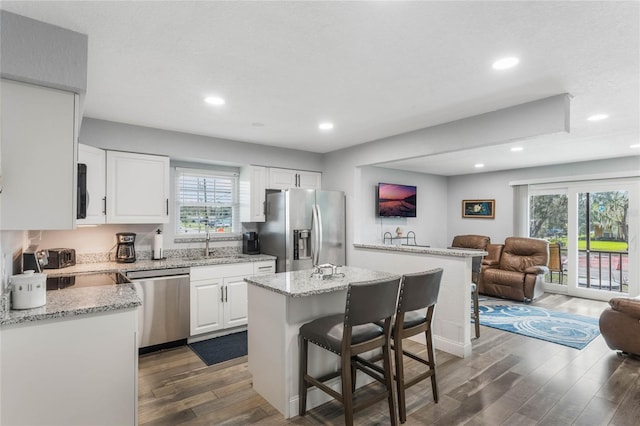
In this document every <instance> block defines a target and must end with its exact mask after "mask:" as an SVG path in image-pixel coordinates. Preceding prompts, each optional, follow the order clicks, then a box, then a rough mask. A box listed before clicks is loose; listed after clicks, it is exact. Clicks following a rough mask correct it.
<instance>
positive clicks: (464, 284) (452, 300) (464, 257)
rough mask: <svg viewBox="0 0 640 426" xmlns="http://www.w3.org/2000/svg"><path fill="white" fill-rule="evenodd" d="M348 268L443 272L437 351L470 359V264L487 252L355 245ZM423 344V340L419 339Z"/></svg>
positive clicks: (436, 328)
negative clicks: (352, 266)
mask: <svg viewBox="0 0 640 426" xmlns="http://www.w3.org/2000/svg"><path fill="white" fill-rule="evenodd" d="M353 247H354V250H353V252H352V253H351V254H350V256H349V264H350V265H354V266H358V267H361V268H372V267H375V268H377V269H381V270H384V271H387V272H390V273H396V274H399V275H400V274H409V273H413V272H420V271H427V270H429V269H434V268H442V269H443V270H444V271H443V274H442V281H441V283H440V293H439V295H438V303H437V304H436V308H435V313H434V314H433V343H434V345H435V347H436V349H439V350H441V351H444V352H448V353H450V354H453V355H456V356H459V357H462V358H464V357H467V356H469V355H471V315H470V312H471V264H472V259H473V258H474V257H477V256H485V255H486V254H487V253H486V252H485V251H479V250H469V249H459V248H453V249H452V248H437V247H421V246H404V245H400V246H396V245H389V244H354V245H353ZM415 337H416V339H415V340H417V341H419V342H421V343H425V342H424V337H422V338H420V339H418V338H417V337H418V336H415ZM412 339H413V338H412Z"/></svg>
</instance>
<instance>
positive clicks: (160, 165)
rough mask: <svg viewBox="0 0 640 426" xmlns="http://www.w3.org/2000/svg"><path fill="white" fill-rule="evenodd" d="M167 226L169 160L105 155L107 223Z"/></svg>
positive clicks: (134, 155)
mask: <svg viewBox="0 0 640 426" xmlns="http://www.w3.org/2000/svg"><path fill="white" fill-rule="evenodd" d="M168 222H169V157H163V156H159V155H147V154H134V153H130V152H118V151H107V223H168Z"/></svg>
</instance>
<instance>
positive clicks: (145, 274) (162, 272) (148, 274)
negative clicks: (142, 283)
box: [126, 268, 189, 280]
mask: <svg viewBox="0 0 640 426" xmlns="http://www.w3.org/2000/svg"><path fill="white" fill-rule="evenodd" d="M126 274H127V278H129V279H130V280H141V279H146V278H162V277H166V278H175V277H182V276H186V277H188V276H189V268H169V269H152V270H146V271H129V272H127V273H126Z"/></svg>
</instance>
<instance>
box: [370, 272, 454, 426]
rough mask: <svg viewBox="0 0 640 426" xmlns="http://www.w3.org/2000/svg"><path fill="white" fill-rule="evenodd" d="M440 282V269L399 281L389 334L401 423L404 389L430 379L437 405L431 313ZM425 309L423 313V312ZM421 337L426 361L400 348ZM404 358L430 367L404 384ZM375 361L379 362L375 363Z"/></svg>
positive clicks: (416, 274)
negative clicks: (423, 334) (424, 347)
mask: <svg viewBox="0 0 640 426" xmlns="http://www.w3.org/2000/svg"><path fill="white" fill-rule="evenodd" d="M441 280H442V268H438V269H433V270H431V271H426V272H418V273H415V274H406V275H404V276H403V277H402V285H401V286H400V294H399V296H398V308H397V311H396V319H395V322H394V324H393V330H392V332H391V336H392V339H393V344H392V346H393V352H394V355H395V364H396V370H395V379H396V386H397V388H398V391H397V393H398V412H399V415H400V422H401V423H404V422H405V421H407V404H406V400H405V390H406V389H407V388H409V387H411V386H413V385H415V384H416V383H419V382H421V381H422V380H425V379H426V378H429V377H430V378H431V389H432V392H433V400H434V401H435V402H436V403H437V402H438V382H437V380H436V359H435V353H434V351H433V338H432V335H431V320H432V318H433V310H434V308H435V305H436V302H437V301H438V293H439V292H440V281H441ZM425 308H426V313H425V311H424V309H425ZM420 333H425V338H426V341H427V358H426V359H425V358H422V357H420V356H418V355H416V354H414V353H411V352H409V351H407V350H406V349H404V348H403V344H402V340H403V339H406V338H407V337H411V336H415V335H417V334H420ZM404 356H408V357H409V358H412V359H414V360H416V361H418V362H420V363H422V364H425V365H426V366H428V367H429V368H428V370H427V371H426V372H424V373H422V374H418V375H417V376H415V377H413V378H412V379H411V380H406V379H405V377H404ZM377 360H379V358H378V359H376V360H375V361H377ZM372 368H376V369H378V370H379V369H380V367H379V366H372Z"/></svg>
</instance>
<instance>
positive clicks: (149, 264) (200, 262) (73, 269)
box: [44, 254, 276, 276]
mask: <svg viewBox="0 0 640 426" xmlns="http://www.w3.org/2000/svg"><path fill="white" fill-rule="evenodd" d="M275 259H276V256H271V255H268V254H254V255H251V254H236V255H233V256H226V257H187V258H180V257H175V258H174V257H170V258H166V259H162V260H150V259H147V260H137V261H135V262H132V263H117V262H101V263H80V264H76V265H74V266H68V267H66V268H63V269H45V270H44V272H45V273H46V274H47V275H51V276H60V275H71V274H78V273H82V272H121V273H123V274H124V273H126V272H131V271H148V270H150V269H169V268H190V267H192V266H211V265H226V264H232V263H246V262H261V261H265V260H275Z"/></svg>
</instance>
